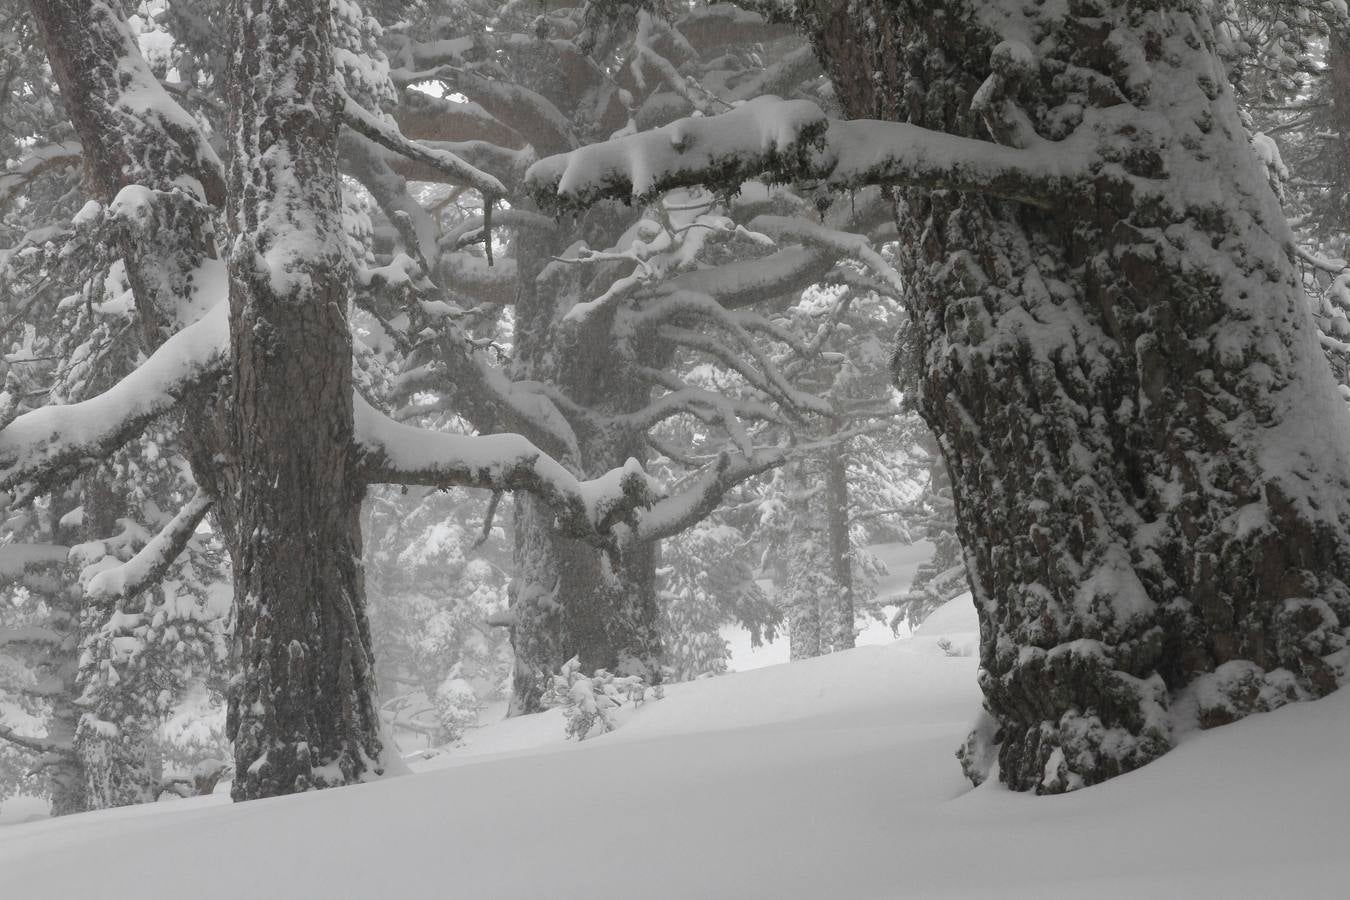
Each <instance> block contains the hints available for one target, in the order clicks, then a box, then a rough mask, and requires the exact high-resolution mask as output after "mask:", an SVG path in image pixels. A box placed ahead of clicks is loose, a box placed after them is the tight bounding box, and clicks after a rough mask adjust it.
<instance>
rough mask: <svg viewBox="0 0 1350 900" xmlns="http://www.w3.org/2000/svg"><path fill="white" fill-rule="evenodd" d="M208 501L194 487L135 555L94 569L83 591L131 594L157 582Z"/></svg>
mask: <svg viewBox="0 0 1350 900" xmlns="http://www.w3.org/2000/svg"><path fill="white" fill-rule="evenodd" d="M211 502H212V501H211V498H210V497H208V496H207V495H206V494H205V492H203V491H198V492H197V493H196V495H194V496H193V498H192V499H191V500H189V501H188V502H187V504H186V505H185V506H184V507H183V508H182V509H180V510H179V511H178V514H177V515H176V516H174V517H173V518H172V519H171V520H169V524H168V525H166V526H164V529H163V530H162V531H160V532H159V534H157V535H155V536H154V537H153V538H152V539H151V540H150V542H149V543H147V544H146V545H145V546H144V547H142V548H141V549H140V551H139V552H138V553H137V554H136V555H135V556H133V557H132V558H131V559H129V560H127V561H126V562H124V563H122V564H121V565H120V566H114V567H113V568H111V569H103V570H102V571H99V572H97V573H95V574H94V576H93V577H92V578H90V579H89V580H88V581H87V582H86V583H85V586H84V589H85V592H86V593H88V594H92V595H94V596H103V597H108V596H115V597H134V596H136V595H137V594H139V593H140V592H141V591H143V590H145V589H146V588H147V587H149V586H150V585H154V584H158V583H159V581H160V579H161V578H162V577H163V576H164V573H165V572H167V571H168V570H169V567H170V566H172V565H173V563H174V560H176V559H178V557H179V555H180V554H182V552H183V550H184V548H186V547H187V545H188V541H190V540H192V535H193V534H195V533H196V531H197V526H198V525H200V524H201V521H202V519H203V518H205V517H206V514H207V512H209V511H210V509H211Z"/></svg>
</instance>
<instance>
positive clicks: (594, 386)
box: [511, 237, 661, 714]
mask: <svg viewBox="0 0 1350 900" xmlns="http://www.w3.org/2000/svg"><path fill="white" fill-rule="evenodd" d="M551 240H554V241H556V240H558V238H556V237H554V238H551ZM600 246H606V245H604V244H600ZM562 250H563V247H562V246H550V245H549V244H548V242H546V241H542V240H541V241H540V242H539V243H538V244H537V245H536V246H532V247H526V248H521V250H520V251H519V252H518V253H517V256H516V259H517V265H518V267H519V272H520V277H519V282H518V283H519V285H520V287H519V289H518V292H517V297H516V305H515V309H516V331H515V359H514V364H515V367H516V371H515V372H514V373H513V377H515V378H517V379H539V380H544V381H548V382H550V383H552V384H554V385H557V386H558V387H559V388H560V389H561V390H563V391H564V392H565V393H566V394H567V395H568V396H569V397H571V398H572V399H573V400H574V401H575V402H577V403H579V404H581V405H583V406H586V407H589V408H591V409H593V410H596V411H597V412H599V413H600V414H601V416H603V415H604V414H606V413H623V412H630V411H633V410H637V409H641V408H642V407H643V406H644V405H645V404H646V403H647V400H648V393H649V392H648V389H647V388H646V386H645V385H644V384H643V383H641V382H638V381H637V380H636V379H632V378H625V377H624V373H623V370H622V366H621V365H616V364H615V363H616V359H615V355H614V354H613V353H612V352H611V347H610V346H609V343H608V341H609V340H610V329H609V323H608V321H605V322H603V323H594V324H593V325H592V326H591V327H589V328H587V329H584V330H581V331H579V332H578V331H569V330H567V328H566V326H564V325H563V324H562V323H561V322H560V319H561V316H562V315H563V314H564V313H566V312H567V307H566V306H563V305H562V304H560V303H559V299H560V298H568V297H570V298H580V291H581V286H580V284H579V283H578V281H577V279H578V278H579V277H580V273H579V272H577V271H576V270H575V269H573V270H567V271H557V270H556V269H557V267H556V266H555V268H554V271H553V272H552V277H551V278H550V277H549V276H547V275H545V276H543V277H542V278H541V275H542V273H543V272H544V269H545V267H546V266H547V265H548V263H549V261H550V258H551V257H552V256H554V255H557V254H559V253H561V251H562ZM599 419H600V417H597V421H599ZM577 439H578V444H579V450H580V454H581V458H580V459H570V460H565V462H566V463H567V464H568V465H570V466H572V467H573V468H574V469H576V470H577V471H579V472H580V473H581V474H582V475H583V476H586V477H594V476H597V475H600V474H602V473H604V472H606V471H609V470H610V469H613V468H616V467H618V466H622V465H623V464H624V462H625V461H627V460H628V459H629V458H637V459H639V460H642V459H644V458H645V455H646V454H645V445H644V443H643V436H642V434H641V433H629V432H627V431H622V430H618V429H605V428H603V427H600V428H592V429H586V428H582V429H580V430H579V431H578V434H577ZM553 519H554V516H553V513H552V512H551V511H550V510H549V508H548V506H547V505H546V504H544V503H542V502H540V501H539V500H537V499H536V498H533V497H528V496H523V495H521V496H518V497H517V499H516V505H515V523H514V529H515V544H514V547H515V564H516V580H515V583H514V584H513V585H512V587H511V597H512V601H511V604H512V606H511V609H512V620H513V622H512V636H511V641H512V647H513V648H514V650H515V657H516V661H515V667H516V668H515V674H514V677H513V679H512V685H513V687H512V700H511V713H512V714H519V713H528V712H536V711H538V710H539V708H540V707H539V700H540V697H541V696H542V694H543V687H544V683H543V678H544V677H545V676H547V675H549V674H553V673H556V672H557V671H558V670H559V668H560V667H561V666H562V664H563V663H565V662H567V660H569V659H571V658H572V657H573V656H578V657H580V662H581V668H582V671H584V672H588V673H589V672H593V671H594V670H596V669H601V668H603V669H608V670H609V671H612V672H613V671H617V672H623V673H626V674H640V675H643V676H644V677H646V678H648V679H649V680H653V681H659V680H660V675H661V669H660V663H661V648H660V637H659V632H658V620H659V607H658V605H657V597H656V559H655V552H656V547H655V545H654V544H652V543H642V542H637V543H634V544H633V545H630V546H628V547H626V548H625V550H624V552H623V553H622V554H621V555H618V558H615V557H616V554H615V553H614V552H612V551H608V550H601V549H597V548H596V547H593V546H591V545H590V544H587V543H584V542H582V541H577V540H573V539H571V538H568V537H564V536H563V535H561V534H559V533H558V530H557V528H556V527H555V526H554V524H553Z"/></svg>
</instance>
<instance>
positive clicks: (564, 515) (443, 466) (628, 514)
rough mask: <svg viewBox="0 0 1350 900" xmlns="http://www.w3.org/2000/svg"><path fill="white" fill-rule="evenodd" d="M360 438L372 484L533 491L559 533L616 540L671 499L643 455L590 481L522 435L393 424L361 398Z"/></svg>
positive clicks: (599, 540)
mask: <svg viewBox="0 0 1350 900" xmlns="http://www.w3.org/2000/svg"><path fill="white" fill-rule="evenodd" d="M355 406H356V409H355V415H356V443H357V446H358V448H359V449H360V451H361V453H362V455H363V457H364V459H363V466H364V470H365V477H366V479H367V481H369V482H372V483H384V484H420V485H429V486H433V487H440V488H449V487H473V488H485V489H487V490H493V491H526V492H528V493H531V494H534V495H536V496H538V497H540V498H542V499H543V500H544V501H545V502H546V503H548V504H549V506H551V507H552V508H553V511H554V513H555V515H556V516H557V519H558V526H559V530H561V531H562V532H563V533H565V534H568V535H570V536H573V537H578V538H583V539H587V540H592V541H595V542H597V543H604V544H607V543H611V542H612V541H613V537H612V535H611V534H610V532H611V529H612V528H613V527H614V526H615V525H617V524H619V523H621V522H626V521H631V520H632V519H633V517H634V515H635V514H636V511H637V510H639V509H643V508H646V507H649V506H651V504H652V503H653V502H655V500H656V499H658V498H659V497H661V496H664V492H663V491H662V489H661V487H660V486H659V485H658V484H657V483H656V482H655V481H654V480H653V479H651V478H650V477H649V476H648V475H647V474H646V472H644V471H643V470H642V467H641V466H640V465H639V464H638V463H637V461H636V460H629V462H628V463H627V465H625V466H624V467H623V468H621V469H615V470H613V471H611V472H609V473H607V474H605V475H602V476H600V477H599V478H596V479H593V480H591V481H581V480H580V479H578V478H577V477H576V476H575V475H573V474H572V473H571V472H569V471H568V470H567V469H566V468H564V467H563V466H562V464H561V463H558V462H557V461H555V460H554V459H553V458H552V457H550V456H548V455H547V454H545V453H544V452H543V451H542V450H540V449H539V448H538V447H536V446H535V445H534V444H532V443H530V442H529V441H527V440H526V439H525V438H523V437H521V436H520V435H517V434H492V435H462V434H446V433H444V432H438V431H429V430H427V429H424V428H416V427H413V426H411V425H404V424H401V423H399V422H396V421H394V420H393V419H391V418H390V417H388V416H386V415H385V414H384V413H382V412H380V411H379V410H377V409H375V408H374V407H372V406H371V405H370V404H369V403H367V402H366V401H365V400H364V399H363V398H362V397H360V396H359V395H358V396H357V397H356V403H355Z"/></svg>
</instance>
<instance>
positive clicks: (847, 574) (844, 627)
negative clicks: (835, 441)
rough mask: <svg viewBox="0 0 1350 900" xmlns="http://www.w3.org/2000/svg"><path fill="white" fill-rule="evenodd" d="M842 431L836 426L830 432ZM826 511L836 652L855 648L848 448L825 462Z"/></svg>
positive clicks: (839, 451) (840, 427)
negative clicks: (849, 524) (833, 593)
mask: <svg viewBox="0 0 1350 900" xmlns="http://www.w3.org/2000/svg"><path fill="white" fill-rule="evenodd" d="M842 428H843V426H842V425H840V424H838V423H836V424H835V426H834V427H833V428H832V431H834V432H835V433H838V432H839V431H841V430H842ZM825 512H826V516H827V522H826V525H827V528H828V531H829V542H830V578H831V580H833V581H834V584H835V587H836V589H837V591H838V593H837V596H836V600H835V604H834V610H833V617H832V618H833V620H834V621H833V629H832V631H831V635H830V637H831V641H832V643H833V646H834V649H835V650H847V649H849V648H851V647H852V646H853V645H854V642H855V637H856V636H855V634H854V623H855V621H856V615H857V613H856V610H855V609H854V603H853V554H852V552H851V551H850V547H849V539H848V520H849V512H850V509H849V492H848V455H847V445H845V446H843V447H840V448H839V449H838V450H835V451H833V452H832V453H831V455H830V456H829V458H828V459H826V460H825Z"/></svg>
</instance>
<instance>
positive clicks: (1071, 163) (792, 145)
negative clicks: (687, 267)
mask: <svg viewBox="0 0 1350 900" xmlns="http://www.w3.org/2000/svg"><path fill="white" fill-rule="evenodd" d="M1074 140H1075V139H1074V138H1070V139H1068V141H1065V142H1062V143H1054V142H1050V141H1038V142H1036V143H1035V144H1033V145H1032V146H1029V147H1026V148H1017V147H1005V146H1002V145H999V144H995V143H992V142H989V141H981V140H975V139H973V138H965V137H957V136H955V135H951V134H945V133H943V132H940V131H933V130H931V129H927V128H920V127H918V126H916V125H908V124H903V123H896V122H882V121H876V120H871V119H854V120H849V121H831V120H830V119H828V118H827V117H826V116H825V113H824V112H822V111H821V109H820V107H818V106H816V105H815V104H814V103H812V102H810V101H807V100H780V99H778V98H777V97H760V98H757V99H755V100H750V101H747V102H745V103H743V104H741V105H740V106H738V107H736V108H735V109H733V110H732V111H730V112H727V113H723V114H721V115H717V116H705V117H701V118H690V119H680V120H679V121H676V122H672V123H671V124H669V125H666V126H665V127H663V128H657V129H653V130H651V131H644V132H640V133H638V134H633V135H628V136H625V137H621V138H616V139H614V140H610V141H604V142H602V143H598V144H592V145H590V146H587V147H582V148H581V149H578V150H573V151H570V152H568V153H562V154H558V155H556V156H550V157H547V158H545V159H541V160H540V161H539V162H537V163H535V164H534V165H533V166H531V167H530V169H529V171H528V172H527V173H526V176H525V177H526V182H527V187H528V189H529V190H530V191H531V193H532V194H533V195H534V196H535V197H536V199H537V200H538V201H539V203H540V204H541V205H543V206H545V207H548V208H553V209H579V208H584V207H587V206H590V205H592V204H594V203H596V202H598V201H600V200H603V199H616V200H624V201H628V202H647V201H650V200H652V199H654V198H655V197H657V196H658V195H660V194H661V193H663V192H665V191H668V190H671V189H673V188H680V187H693V186H696V185H704V186H709V187H718V188H725V189H731V190H734V189H736V188H737V187H739V185H740V184H741V183H742V182H744V181H747V180H750V179H752V178H762V177H767V178H769V179H771V180H775V181H800V180H812V181H821V182H824V183H825V184H827V185H829V186H832V187H835V188H840V189H851V188H858V187H863V186H865V185H908V186H917V187H926V188H931V189H934V190H937V189H949V190H958V191H971V192H975V193H981V194H986V195H990V196H995V197H1002V198H1005V199H1011V200H1018V201H1020V202H1023V203H1029V204H1032V205H1036V206H1049V205H1051V204H1053V203H1054V202H1055V198H1056V197H1057V196H1062V195H1063V193H1064V190H1065V188H1066V187H1067V186H1069V185H1070V184H1072V183H1073V182H1074V181H1076V180H1078V179H1081V178H1084V177H1086V176H1087V175H1088V170H1087V168H1086V163H1085V160H1086V159H1088V158H1089V154H1085V153H1082V152H1079V150H1080V148H1078V147H1075V146H1072V142H1073V141H1074Z"/></svg>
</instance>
